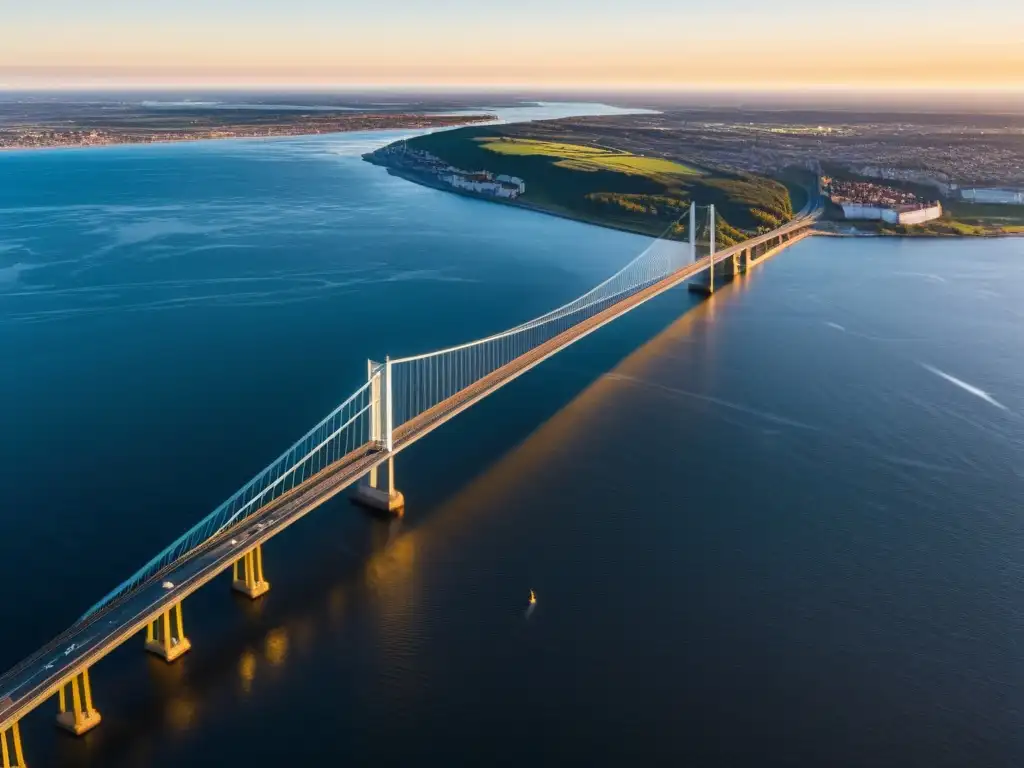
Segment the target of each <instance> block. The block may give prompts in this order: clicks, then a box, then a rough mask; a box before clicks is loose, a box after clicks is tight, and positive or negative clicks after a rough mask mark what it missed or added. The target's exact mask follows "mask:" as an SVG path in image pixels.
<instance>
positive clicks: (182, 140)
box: [0, 114, 498, 154]
mask: <svg viewBox="0 0 1024 768" xmlns="http://www.w3.org/2000/svg"><path fill="white" fill-rule="evenodd" d="M478 117H480V118H481V119H479V120H460V121H458V122H450V123H440V124H437V125H427V126H422V125H393V126H386V127H379V128H348V129H342V130H337V131H305V130H296V131H295V132H284V133H274V134H270V135H265V136H179V137H176V138H164V139H159V140H157V141H107V142H103V143H101V144H45V145H39V146H36V145H33V146H24V147H8V146H3V147H0V154H2V153H4V152H52V151H54V150H81V149H106V148H109V147H156V146H168V145H171V144H190V143H197V142H202V141H211V142H213V141H267V140H273V139H294V138H296V137H297V136H340V135H344V134H348V133H376V132H382V131H402V130H410V131H419V130H431V129H444V128H462V127H465V126H470V125H487V124H488V123H493V122H496V121H497V120H498V118H497V117H496V116H494V115H483V114H480V115H478Z"/></svg>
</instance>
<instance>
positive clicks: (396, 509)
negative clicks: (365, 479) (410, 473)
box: [352, 483, 405, 515]
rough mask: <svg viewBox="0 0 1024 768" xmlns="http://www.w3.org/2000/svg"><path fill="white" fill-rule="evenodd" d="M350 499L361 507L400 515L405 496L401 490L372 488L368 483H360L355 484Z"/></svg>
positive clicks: (403, 506)
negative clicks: (354, 489)
mask: <svg viewBox="0 0 1024 768" xmlns="http://www.w3.org/2000/svg"><path fill="white" fill-rule="evenodd" d="M352 501H354V502H355V503H356V504H358V505H359V506H361V507H366V508H367V509H371V510H373V511H375V512H387V513H388V514H391V515H401V514H402V512H403V510H404V509H405V497H404V496H403V495H402V492H401V491H391V490H388V489H387V488H374V487H373V486H372V485H370V484H369V483H360V484H359V485H357V486H356V492H355V493H354V494H352Z"/></svg>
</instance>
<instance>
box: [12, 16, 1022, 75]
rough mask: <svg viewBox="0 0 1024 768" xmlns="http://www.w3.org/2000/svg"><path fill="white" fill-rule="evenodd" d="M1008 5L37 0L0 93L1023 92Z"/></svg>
mask: <svg viewBox="0 0 1024 768" xmlns="http://www.w3.org/2000/svg"><path fill="white" fill-rule="evenodd" d="M1022 37H1024V2H1020V1H1019V0H976V1H975V2H971V3H964V2H961V1H959V0H958V1H957V2H953V1H952V0H898V1H896V0H862V1H861V2H859V3H852V2H848V3H844V4H843V6H842V10H840V6H839V4H838V3H835V2H829V0H819V2H817V3H808V2H797V1H796V0H774V2H770V3H766V2H761V1H760V0H715V1H714V2H704V3H692V2H686V1H685V0H628V2H627V1H624V0H618V1H616V2H602V0H514V1H509V2H505V3H493V2H482V1H481V0H432V1H428V0H386V1H385V2H375V3H371V2H360V3H358V4H357V3H352V2H348V0H287V1H285V0H217V2H210V1H209V0H173V1H167V0H161V2H156V1H155V0H133V1H129V0H88V1H86V0H35V1H34V2H17V3H10V4H8V5H7V7H5V9H4V14H3V23H2V24H0V86H6V87H12V86H14V87H20V86H24V87H35V86H45V87H56V86H92V85H95V86H101V85H140V86H145V85H210V86H215V85H254V86H255V85H304V86H317V85H322V86H327V85H435V86H460V85H468V86H480V85H483V86H522V85H528V86H542V87H543V86H550V87H564V86H582V87H594V88H600V87H616V88H622V87H651V88H672V87H686V88H704V87H707V88H714V87H720V86H738V87H742V86H776V87H800V86H806V85H847V86H854V87H863V86H868V87H907V86H910V87H926V88H942V87H949V88H971V87H985V88H995V89H998V88H1024V43H1022Z"/></svg>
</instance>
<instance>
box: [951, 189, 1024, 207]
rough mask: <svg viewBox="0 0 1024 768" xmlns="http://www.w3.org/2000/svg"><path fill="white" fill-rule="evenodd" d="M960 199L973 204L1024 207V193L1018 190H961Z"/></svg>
mask: <svg viewBox="0 0 1024 768" xmlns="http://www.w3.org/2000/svg"><path fill="white" fill-rule="evenodd" d="M960 197H961V198H963V199H964V200H966V201H968V202H971V203H996V204H999V205H1024V192H1022V191H1020V190H1016V189H976V188H970V189H961V190H960Z"/></svg>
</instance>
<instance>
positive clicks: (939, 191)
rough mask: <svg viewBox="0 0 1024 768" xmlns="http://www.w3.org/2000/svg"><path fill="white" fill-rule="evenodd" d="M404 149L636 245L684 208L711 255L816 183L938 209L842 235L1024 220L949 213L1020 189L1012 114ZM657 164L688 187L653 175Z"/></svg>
mask: <svg viewBox="0 0 1024 768" xmlns="http://www.w3.org/2000/svg"><path fill="white" fill-rule="evenodd" d="M408 147H409V148H417V149H422V150H424V151H427V152H430V153H431V154H433V155H436V156H437V157H439V158H440V159H442V160H444V161H445V162H447V163H449V164H451V165H452V166H455V167H457V168H463V169H466V170H488V171H492V172H494V173H503V174H507V175H510V176H516V177H519V178H522V179H524V180H525V181H526V192H525V194H523V195H522V196H521V197H519V198H517V199H516V200H514V201H511V202H513V203H514V204H519V205H525V206H528V207H533V208H537V209H540V210H545V211H547V212H549V213H554V214H557V215H563V216H569V217H571V218H576V219H580V220H583V221H588V222H592V223H596V224H602V225H604V226H611V227H616V228H623V229H629V230H631V231H636V232H641V233H643V234H651V235H654V234H661V232H662V231H663V230H664V228H665V227H666V226H667V225H668V223H669V221H670V220H672V219H673V217H674V216H678V214H679V213H680V211H681V210H682V209H685V206H686V205H688V200H689V199H691V198H692V199H695V200H697V201H698V202H700V203H707V202H714V203H715V204H716V207H717V208H718V210H719V211H720V212H721V213H722V214H723V216H724V219H725V221H726V222H727V226H726V227H725V228H724V229H725V231H720V232H719V237H720V238H721V239H720V242H722V243H728V242H731V241H732V239H734V238H735V237H737V236H742V235H744V234H749V233H753V232H756V231H758V229H761V228H763V227H765V226H769V225H770V224H771V223H772V221H773V220H774V221H782V220H785V218H786V216H788V215H791V213H792V211H793V210H799V209H800V208H801V207H803V204H804V202H805V201H806V195H807V193H808V189H809V188H810V189H812V190H813V189H814V187H815V182H814V179H816V177H817V176H819V175H821V174H822V173H823V172H824V171H823V169H825V171H827V172H828V173H829V174H831V175H845V176H848V177H849V178H875V179H876V180H878V179H881V180H882V181H881V183H884V184H886V185H892V186H895V187H900V188H906V189H911V190H915V191H916V192H917V193H918V196H919V197H920V198H921V199H922V200H935V199H939V200H940V202H942V203H943V207H944V208H945V209H946V213H945V215H944V216H943V217H942V218H941V219H939V220H936V221H934V222H929V223H927V224H925V225H921V226H908V227H901V226H895V225H880V224H874V223H867V222H865V223H861V222H857V223H854V222H844V223H843V226H844V227H845V229H847V230H849V229H850V227H851V226H852V227H856V228H859V229H861V230H863V231H867V232H873V233H875V234H884V235H915V236H924V235H931V236H935V235H953V236H987V235H1003V234H1017V233H1019V232H1020V228H1021V226H1024V215H1022V214H1024V208H1021V207H1019V206H1013V205H998V206H997V205H992V206H985V205H975V204H972V203H966V202H962V201H960V200H959V197H960V192H959V190H960V189H962V188H968V187H1010V188H1018V189H1020V188H1024V115H1020V114H977V115H968V114H963V113H955V114H941V113H936V112H920V113H896V112H885V113H882V112H878V113H865V112H863V111H853V110H847V111H844V110H841V109H831V110H769V109H744V108H720V109H698V108H686V109H678V108H666V109H665V111H663V112H662V113H660V114H642V115H635V114H634V115H615V116H601V117H578V118H566V119H562V120H551V121H543V122H534V123H524V124H515V125H506V126H488V127H475V128H464V129H459V130H456V131H451V132H445V133H443V134H435V135H432V136H425V137H420V138H417V139H415V140H411V141H409V142H408ZM596 151H603V152H606V153H609V154H608V155H607V157H606V158H605V161H606V162H604V164H603V166H602V167H595V166H594V164H593V162H592V161H593V160H594V159H595V157H596V155H594V152H596ZM616 156H617V157H616ZM628 158H633V159H628ZM367 159H369V160H371V162H378V163H380V164H383V165H388V166H389V167H391V168H392V170H393V172H396V173H399V174H402V175H407V176H409V177H410V178H413V179H414V180H417V181H420V182H421V183H432V184H434V185H435V186H440V187H441V188H445V185H443V184H438V183H436V182H437V180H436V179H431V178H429V177H428V176H426V175H424V174H422V173H419V174H418V173H417V172H416V170H415V169H414V168H409V167H401V166H400V163H399V162H396V160H397V159H398V158H396V157H394V156H392V157H389V156H388V150H386V149H385V150H382V151H378V152H377V153H373V154H372V155H371V156H368V157H367ZM609 160H610V161H611V162H610V163H609V162H607V161H609ZM661 162H667V163H675V164H677V165H678V166H681V167H682V168H686V169H690V170H692V171H694V173H687V172H683V171H680V170H676V171H675V172H672V171H671V170H668V166H661V169H660V170H658V163H661ZM630 164H631V167H626V166H627V165H630ZM588 166H589V167H588ZM780 185H781V186H782V187H784V188H785V191H786V192H788V209H787V202H786V201H784V197H783V196H782V195H781V194H780ZM448 188H449V189H450V187H448ZM680 206H682V208H681V207H680ZM644 208H646V210H643V209H644ZM832 213H833V214H834V213H835V209H833V211H832ZM833 217H834V218H839V219H841V218H842V214H841V213H839V215H838V216H833ZM825 226H826V227H828V226H830V225H827V224H826V225H825ZM831 226H833V228H839V225H831ZM729 230H738V232H730V231H729ZM675 235H676V236H679V235H681V232H679V231H678V230H677V231H676V232H675Z"/></svg>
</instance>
